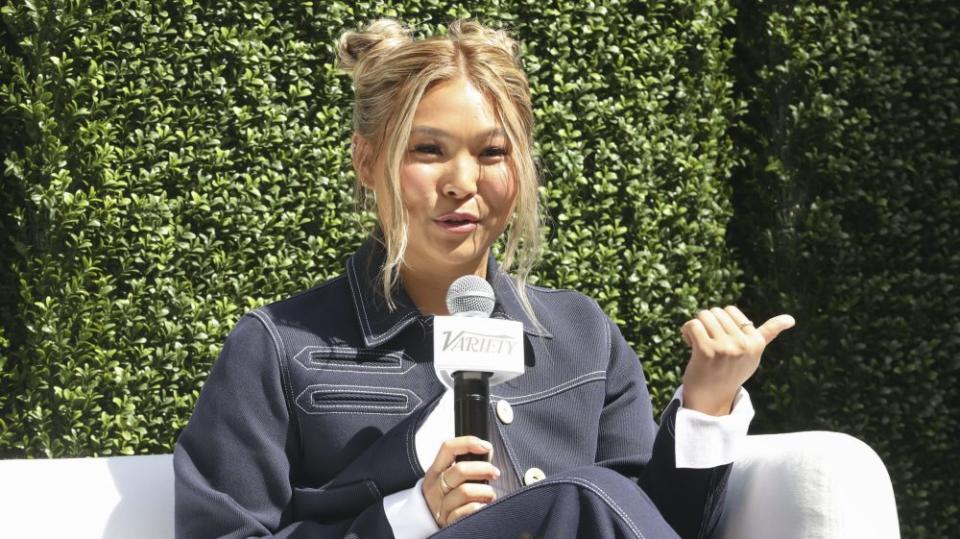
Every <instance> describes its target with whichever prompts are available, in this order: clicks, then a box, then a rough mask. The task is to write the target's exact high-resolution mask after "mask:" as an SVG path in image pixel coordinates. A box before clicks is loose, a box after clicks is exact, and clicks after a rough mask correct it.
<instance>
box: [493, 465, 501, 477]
mask: <svg viewBox="0 0 960 539" xmlns="http://www.w3.org/2000/svg"><path fill="white" fill-rule="evenodd" d="M493 476H494V477H498V478H499V477H500V468H496V467H494V469H493Z"/></svg>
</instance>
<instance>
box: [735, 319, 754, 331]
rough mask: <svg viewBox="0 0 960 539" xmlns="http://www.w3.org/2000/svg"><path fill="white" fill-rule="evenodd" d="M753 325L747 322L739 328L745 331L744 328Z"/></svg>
mask: <svg viewBox="0 0 960 539" xmlns="http://www.w3.org/2000/svg"><path fill="white" fill-rule="evenodd" d="M752 325H753V322H751V321H749V320H747V321H746V322H744V323H742V324H740V325H739V326H738V327H739V328H740V329H743V328H745V327H747V326H752Z"/></svg>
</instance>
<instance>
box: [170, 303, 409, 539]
mask: <svg viewBox="0 0 960 539" xmlns="http://www.w3.org/2000/svg"><path fill="white" fill-rule="evenodd" d="M258 316H263V315H256V314H254V315H247V316H245V317H244V318H242V319H241V320H240V322H239V323H238V324H237V327H236V328H235V329H234V330H233V332H232V333H231V334H230V336H229V337H228V338H227V341H226V343H225V344H224V347H223V350H222V352H221V354H220V357H219V359H218V360H217V362H216V364H215V365H214V367H213V370H212V371H211V373H210V376H209V378H208V379H207V381H206V383H205V384H204V386H203V390H202V391H201V393H200V398H199V399H198V401H197V405H196V407H195V408H194V412H193V416H192V417H191V419H190V422H189V424H188V425H187V427H186V429H185V430H184V431H183V433H182V434H181V435H180V438H179V440H178V442H177V446H176V449H175V451H174V477H175V487H174V488H175V528H176V536H177V537H178V538H184V539H205V538H213V537H230V538H246V537H284V538H286V537H289V538H295V537H297V538H298V537H311V538H317V539H323V538H327V537H343V536H344V535H346V534H349V533H353V534H354V535H355V536H357V537H391V533H390V527H389V523H388V521H387V519H386V516H385V514H384V512H383V504H381V503H373V504H371V505H369V506H368V507H367V508H366V509H364V510H363V511H362V512H361V513H360V514H359V515H356V514H353V515H344V518H342V519H340V520H336V521H330V522H314V521H297V522H294V521H292V515H293V513H294V510H293V507H294V503H295V500H294V494H295V488H294V485H293V484H292V482H291V481H292V480H291V478H292V477H294V476H295V470H296V466H297V460H298V459H299V458H300V451H299V440H298V434H297V433H298V431H297V428H296V425H295V420H292V419H291V408H290V402H292V399H291V398H289V397H290V396H289V395H288V394H287V392H288V391H289V390H288V389H285V387H284V385H285V384H284V382H285V381H284V377H283V376H281V373H282V372H283V364H282V361H283V358H282V350H281V349H280V347H279V344H278V341H277V340H275V339H274V338H273V336H272V334H271V332H270V330H269V329H268V327H267V325H266V322H265V321H264V320H263V319H261V318H259V317H258Z"/></svg>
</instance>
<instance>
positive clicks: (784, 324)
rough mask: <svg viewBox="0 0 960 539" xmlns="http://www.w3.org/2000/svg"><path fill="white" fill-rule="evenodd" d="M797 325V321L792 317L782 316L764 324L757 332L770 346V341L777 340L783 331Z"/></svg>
mask: <svg viewBox="0 0 960 539" xmlns="http://www.w3.org/2000/svg"><path fill="white" fill-rule="evenodd" d="M796 324H797V321H796V320H794V319H793V317H792V316H790V315H789V314H781V315H779V316H774V317H773V318H771V319H770V320H767V321H766V322H764V323H763V325H762V326H760V327H758V328H757V331H759V332H760V334H761V335H763V340H765V341H766V342H767V344H770V341H772V340H774V339H776V338H777V335H780V332H781V331H784V330H787V329H790V328H792V327H793V326H795V325H796Z"/></svg>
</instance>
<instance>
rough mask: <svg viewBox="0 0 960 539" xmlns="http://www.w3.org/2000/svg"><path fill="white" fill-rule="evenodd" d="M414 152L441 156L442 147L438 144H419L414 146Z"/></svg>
mask: <svg viewBox="0 0 960 539" xmlns="http://www.w3.org/2000/svg"><path fill="white" fill-rule="evenodd" d="M413 151H415V152H417V153H425V154H430V155H440V146H438V145H436V144H418V145H416V146H414V148H413Z"/></svg>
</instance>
